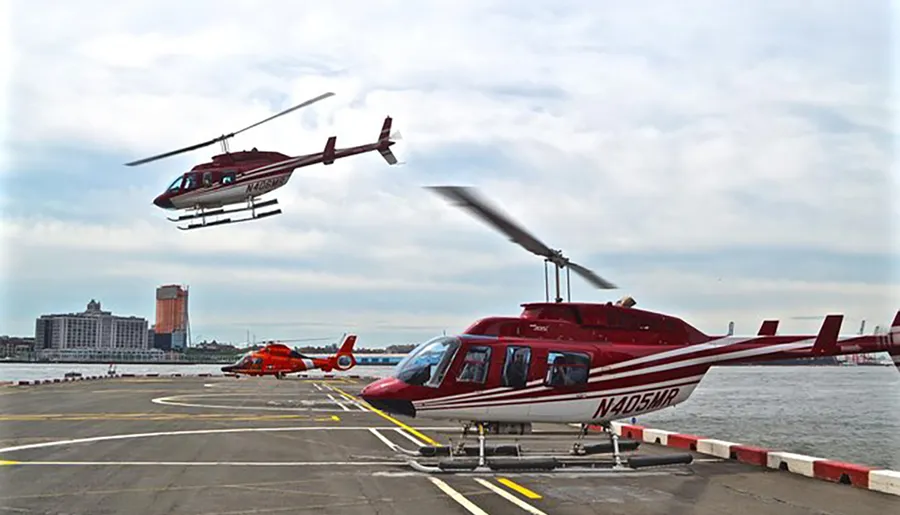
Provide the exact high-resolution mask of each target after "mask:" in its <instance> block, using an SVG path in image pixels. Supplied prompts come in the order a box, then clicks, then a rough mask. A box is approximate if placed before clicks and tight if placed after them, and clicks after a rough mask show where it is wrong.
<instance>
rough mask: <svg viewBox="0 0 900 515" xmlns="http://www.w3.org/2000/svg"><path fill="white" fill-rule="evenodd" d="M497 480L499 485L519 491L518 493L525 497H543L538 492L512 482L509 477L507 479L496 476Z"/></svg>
mask: <svg viewBox="0 0 900 515" xmlns="http://www.w3.org/2000/svg"><path fill="white" fill-rule="evenodd" d="M497 482H498V483H500V484H501V485H503V486H505V487H507V488H509V489H510V490H515V491H516V492H519V493H520V494H522V495H524V496H525V497H527V498H529V499H543V497H542V496H541V494H539V493H537V492H533V491H531V490H529V489H527V488H525V487H524V486H522V485H520V484H518V483H516V482H514V481H513V480H511V479H507V478H505V477H498V478H497Z"/></svg>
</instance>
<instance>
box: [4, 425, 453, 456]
mask: <svg viewBox="0 0 900 515" xmlns="http://www.w3.org/2000/svg"><path fill="white" fill-rule="evenodd" d="M369 429H381V430H387V429H394V426H389V427H383V426H382V427H375V428H372V427H370V426H325V425H322V426H284V427H234V428H228V429H194V430H186V431H159V432H154V433H127V434H119V435H106V436H91V437H88V438H74V439H71V440H56V441H52V442H40V443H31V444H26V445H16V446H13V447H3V448H0V453H4V452H15V451H24V450H28V449H43V448H45V447H61V446H66V445H72V444H78V443H90V442H105V441H109V440H129V439H133V438H152V437H156V436H186V435H209V434H222V433H254V432H261V433H267V432H280V431H367V430H369ZM420 429H422V430H423V431H435V430H438V429H442V428H441V427H423V428H420Z"/></svg>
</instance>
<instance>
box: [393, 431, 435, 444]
mask: <svg viewBox="0 0 900 515" xmlns="http://www.w3.org/2000/svg"><path fill="white" fill-rule="evenodd" d="M394 431H396V432H397V434H399V435H400V436H402V437H404V438H406V439H407V440H409V441H410V442H412V443H414V444H416V446H417V447H422V446H427V445H428V444H426V443H424V442H422V440H419V439H418V438H416V437H415V436H413V435H411V434H409V433H407V432H406V431H404V430H403V429H400V428H399V427H395V428H394Z"/></svg>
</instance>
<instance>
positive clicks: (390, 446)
mask: <svg viewBox="0 0 900 515" xmlns="http://www.w3.org/2000/svg"><path fill="white" fill-rule="evenodd" d="M369 432H370V433H372V434H373V435H375V436H377V437H378V439H379V440H381V441H382V442H383V443H384V444H385V445H387V446H388V449H390V450H392V451H394V452H397V445H396V444H395V443H394V442H392V441H390V440H388V439H387V437H385V436H384V435H383V434H381V433H380V432H378V430H377V429H375V428H374V427H370V428H369Z"/></svg>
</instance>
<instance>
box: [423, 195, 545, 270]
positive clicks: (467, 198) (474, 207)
mask: <svg viewBox="0 0 900 515" xmlns="http://www.w3.org/2000/svg"><path fill="white" fill-rule="evenodd" d="M427 188H428V189H430V190H433V191H434V192H436V193H437V194H438V195H441V196H442V197H444V198H445V199H447V200H449V201H451V202H454V201H455V204H456V205H457V206H460V207H462V208H464V209H467V210H469V211H470V212H472V213H473V214H474V215H475V216H477V217H478V218H481V219H482V220H484V221H485V222H487V223H488V224H490V225H492V226H493V227H494V228H495V229H497V230H499V231H500V232H502V233H503V234H505V235H506V236H508V237H509V239H510V240H511V241H512V242H514V243H518V244H519V245H521V246H522V247H523V248H525V250H527V251H529V252H531V253H533V254H537V255H538V256H541V257H545V258H547V259H557V258H558V257H559V256H558V254H557V253H555V252H553V250H551V249H550V247H548V246H547V245H545V244H544V243H543V242H542V241H540V240H538V239H537V238H535V237H534V236H532V235H531V234H529V233H528V231H526V230H525V229H523V228H522V227H520V226H519V225H518V224H516V223H515V222H513V221H512V220H510V219H509V217H507V216H506V215H504V214H503V213H501V212H500V210H499V209H497V208H496V207H494V206H491V205H490V203H489V202H488V201H487V200H486V199H484V198H483V197H481V195H479V194H478V193H477V192H476V191H475V189H474V188H466V187H463V186H428V187H427Z"/></svg>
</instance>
